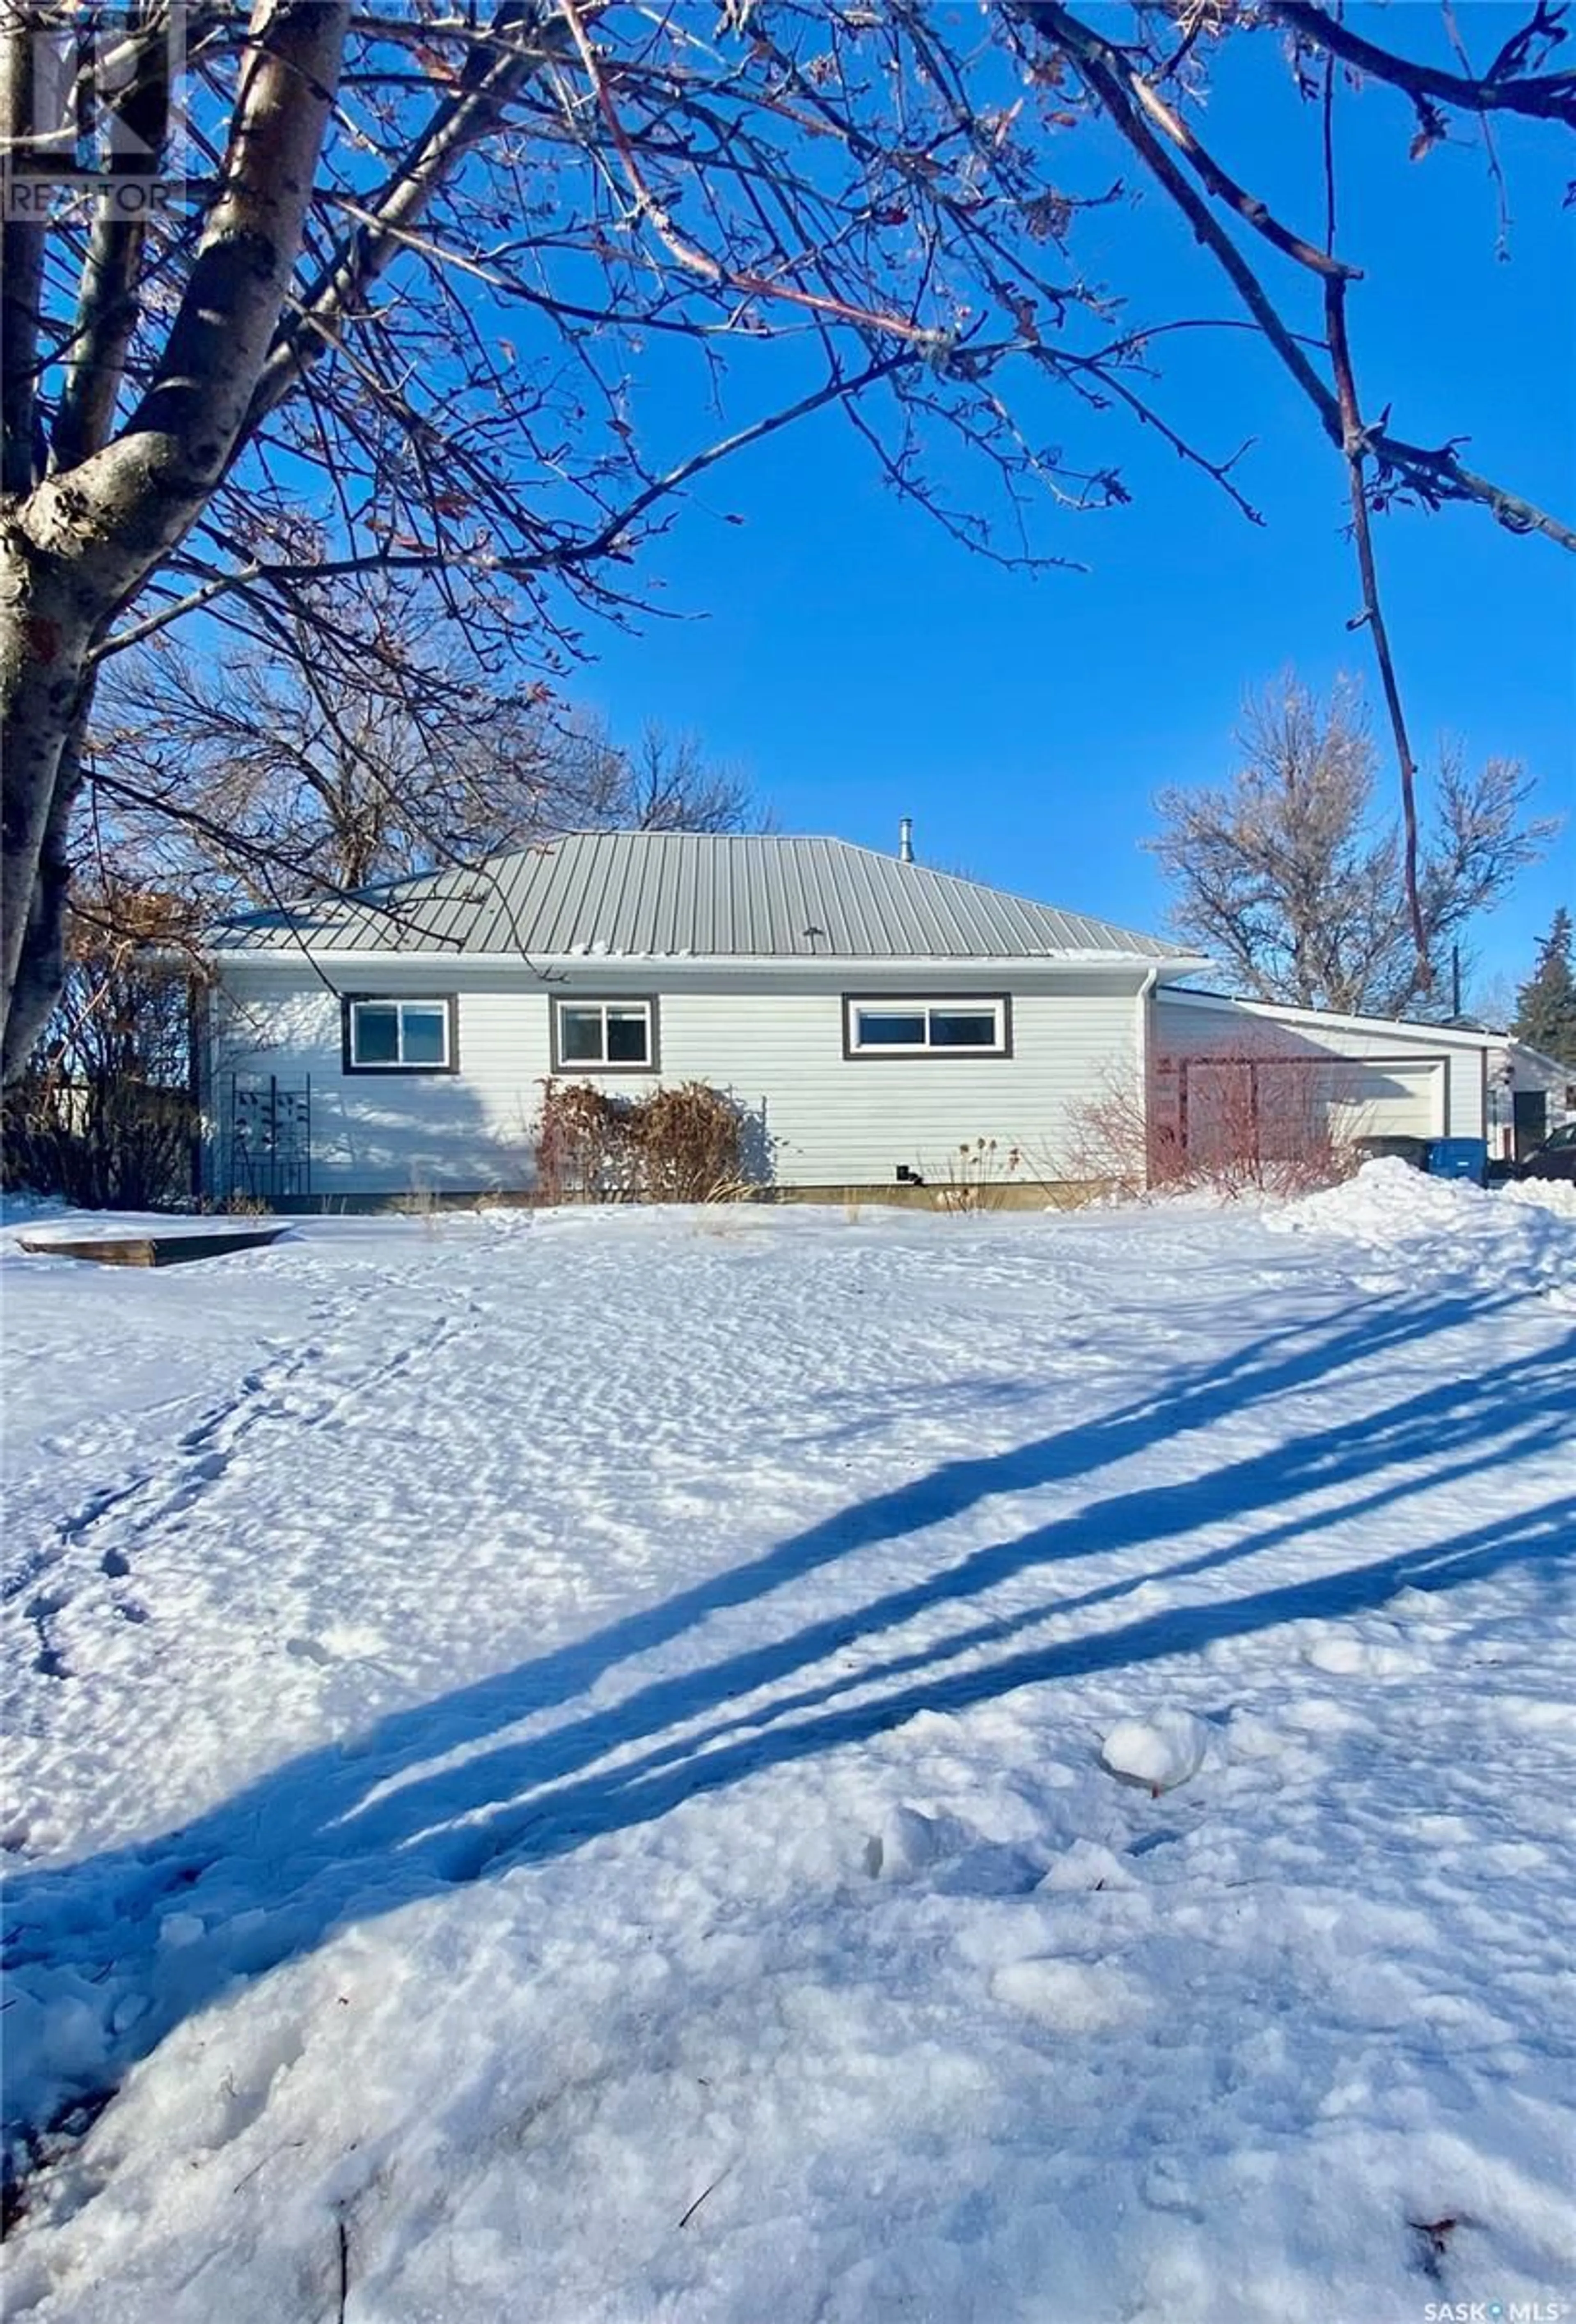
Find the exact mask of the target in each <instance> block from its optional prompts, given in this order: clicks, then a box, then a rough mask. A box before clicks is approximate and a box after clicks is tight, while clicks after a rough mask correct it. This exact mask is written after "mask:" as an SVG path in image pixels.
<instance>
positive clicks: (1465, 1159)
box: [1427, 1138, 1488, 1186]
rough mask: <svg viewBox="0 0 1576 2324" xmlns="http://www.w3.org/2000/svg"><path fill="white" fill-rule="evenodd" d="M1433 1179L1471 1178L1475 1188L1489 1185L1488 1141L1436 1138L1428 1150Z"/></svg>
mask: <svg viewBox="0 0 1576 2324" xmlns="http://www.w3.org/2000/svg"><path fill="white" fill-rule="evenodd" d="M1427 1169H1428V1175H1429V1176H1430V1177H1431V1178H1470V1180H1471V1182H1472V1184H1473V1185H1474V1186H1482V1185H1487V1184H1488V1139H1486V1138H1436V1139H1434V1140H1433V1144H1432V1145H1431V1146H1430V1148H1429V1149H1428V1163H1427Z"/></svg>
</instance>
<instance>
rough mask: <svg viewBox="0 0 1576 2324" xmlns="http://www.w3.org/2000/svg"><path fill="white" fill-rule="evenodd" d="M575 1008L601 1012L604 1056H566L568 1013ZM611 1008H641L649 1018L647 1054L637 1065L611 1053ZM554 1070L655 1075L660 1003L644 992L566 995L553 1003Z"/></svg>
mask: <svg viewBox="0 0 1576 2324" xmlns="http://www.w3.org/2000/svg"><path fill="white" fill-rule="evenodd" d="M566 1009H575V1010H580V1011H582V1012H585V1011H588V1010H593V1009H594V1010H598V1011H600V1013H601V1017H602V1055H601V1056H600V1058H595V1057H568V1056H565V1054H564V1011H565V1010H566ZM610 1009H619V1010H631V1009H639V1010H641V1012H642V1013H643V1015H644V1017H645V1019H646V1054H645V1056H644V1058H643V1059H642V1060H641V1062H640V1064H638V1065H637V1064H636V1063H635V1061H634V1059H633V1058H632V1057H614V1058H613V1059H612V1060H611V1062H610V1060H609V1058H608V1054H607V1012H608V1010H610ZM553 1071H554V1072H555V1073H556V1074H654V1073H655V1072H656V1071H657V1003H656V1001H654V1000H653V999H652V998H651V996H650V994H649V993H644V992H584V993H576V992H563V993H559V994H558V996H557V998H556V999H555V1000H554V1002H553Z"/></svg>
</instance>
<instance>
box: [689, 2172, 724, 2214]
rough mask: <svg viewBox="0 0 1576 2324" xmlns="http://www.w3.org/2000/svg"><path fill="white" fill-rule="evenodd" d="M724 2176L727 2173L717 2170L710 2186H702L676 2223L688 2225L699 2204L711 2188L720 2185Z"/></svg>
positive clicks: (703, 2200)
mask: <svg viewBox="0 0 1576 2324" xmlns="http://www.w3.org/2000/svg"><path fill="white" fill-rule="evenodd" d="M726 2176H727V2173H726V2172H723V2171H719V2172H718V2173H717V2175H716V2177H715V2178H714V2180H713V2181H712V2183H711V2186H710V2187H703V2188H702V2189H701V2190H700V2193H699V2194H698V2195H697V2196H696V2199H695V2200H694V2202H693V2203H692V2204H691V2205H690V2207H689V2209H688V2210H687V2211H686V2213H685V2215H684V2217H683V2218H681V2219H680V2220H679V2222H678V2224H679V2226H680V2227H688V2225H689V2223H690V2221H691V2219H693V2218H694V2217H695V2215H696V2212H697V2211H698V2210H699V2209H700V2207H701V2205H702V2204H703V2203H704V2202H705V2199H706V2197H707V2196H708V2195H709V2194H710V2193H711V2192H712V2190H713V2189H714V2188H717V2187H720V2186H721V2185H722V2183H723V2180H724V2178H726Z"/></svg>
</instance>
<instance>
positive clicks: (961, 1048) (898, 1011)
mask: <svg viewBox="0 0 1576 2324" xmlns="http://www.w3.org/2000/svg"><path fill="white" fill-rule="evenodd" d="M1011 1050H1012V1020H1011V1015H1010V1012H1009V1007H1008V1001H1007V995H1006V994H1005V993H997V992H987V993H976V992H970V993H954V994H950V995H949V994H943V993H935V994H923V995H916V996H915V997H914V998H912V999H910V998H909V997H908V995H907V994H897V995H889V994H887V993H880V994H872V995H871V996H870V997H868V998H866V999H861V998H860V996H859V995H858V994H857V993H849V994H847V995H845V996H844V999H843V1055H844V1056H848V1057H928V1056H949V1057H951V1056H975V1057H1005V1056H1010V1055H1011Z"/></svg>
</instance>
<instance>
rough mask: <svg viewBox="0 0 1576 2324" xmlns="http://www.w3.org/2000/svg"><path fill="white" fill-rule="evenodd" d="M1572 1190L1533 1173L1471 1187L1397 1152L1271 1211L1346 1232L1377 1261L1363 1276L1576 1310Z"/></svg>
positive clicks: (1283, 1224)
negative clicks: (1539, 1300) (1536, 1299)
mask: <svg viewBox="0 0 1576 2324" xmlns="http://www.w3.org/2000/svg"><path fill="white" fill-rule="evenodd" d="M1570 1194H1571V1189H1569V1188H1568V1187H1564V1186H1561V1185H1544V1184H1542V1183H1540V1182H1539V1181H1537V1180H1526V1181H1524V1182H1518V1183H1516V1184H1515V1185H1508V1186H1490V1187H1488V1188H1484V1187H1481V1186H1474V1185H1471V1184H1470V1182H1469V1181H1468V1180H1466V1179H1460V1178H1431V1177H1428V1176H1425V1175H1424V1173H1423V1172H1422V1171H1420V1170H1415V1169H1413V1168H1412V1167H1411V1166H1410V1165H1409V1164H1407V1163H1405V1162H1403V1161H1400V1160H1399V1159H1398V1158H1397V1157H1396V1156H1394V1155H1387V1156H1385V1157H1383V1158H1382V1159H1380V1160H1378V1161H1374V1162H1365V1163H1364V1164H1363V1166H1362V1167H1361V1169H1360V1170H1359V1172H1358V1173H1357V1176H1355V1177H1354V1178H1349V1179H1347V1180H1346V1182H1345V1183H1344V1185H1339V1186H1330V1187H1326V1188H1325V1189H1324V1191H1323V1193H1321V1194H1306V1195H1304V1196H1302V1197H1301V1198H1300V1199H1299V1200H1298V1201H1296V1202H1293V1203H1287V1204H1286V1206H1285V1208H1284V1209H1282V1210H1280V1211H1276V1212H1271V1213H1267V1215H1266V1218H1265V1224H1266V1225H1267V1226H1269V1227H1272V1228H1276V1229H1278V1230H1279V1231H1282V1232H1285V1233H1289V1234H1321V1235H1332V1236H1340V1237H1341V1238H1343V1239H1344V1240H1348V1241H1349V1242H1353V1243H1356V1244H1358V1245H1359V1246H1360V1247H1361V1249H1362V1250H1363V1251H1364V1252H1366V1253H1368V1254H1369V1255H1371V1258H1372V1259H1374V1260H1377V1261H1378V1266H1377V1267H1376V1266H1372V1265H1370V1266H1369V1268H1367V1269H1366V1271H1365V1272H1364V1273H1363V1274H1362V1275H1361V1276H1360V1277H1359V1279H1360V1280H1364V1281H1366V1282H1368V1283H1370V1284H1372V1285H1374V1286H1376V1287H1378V1286H1391V1285H1395V1286H1402V1285H1407V1286H1427V1287H1428V1288H1430V1289H1432V1290H1441V1291H1442V1290H1453V1291H1456V1292H1458V1293H1462V1294H1484V1293H1486V1294H1489V1295H1495V1294H1498V1295H1499V1296H1504V1297H1506V1298H1524V1297H1529V1296H1541V1297H1543V1298H1544V1299H1547V1300H1549V1301H1550V1302H1551V1303H1552V1304H1553V1305H1555V1306H1557V1307H1576V1202H1572V1201H1571V1200H1570V1199H1568V1198H1569V1196H1570Z"/></svg>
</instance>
